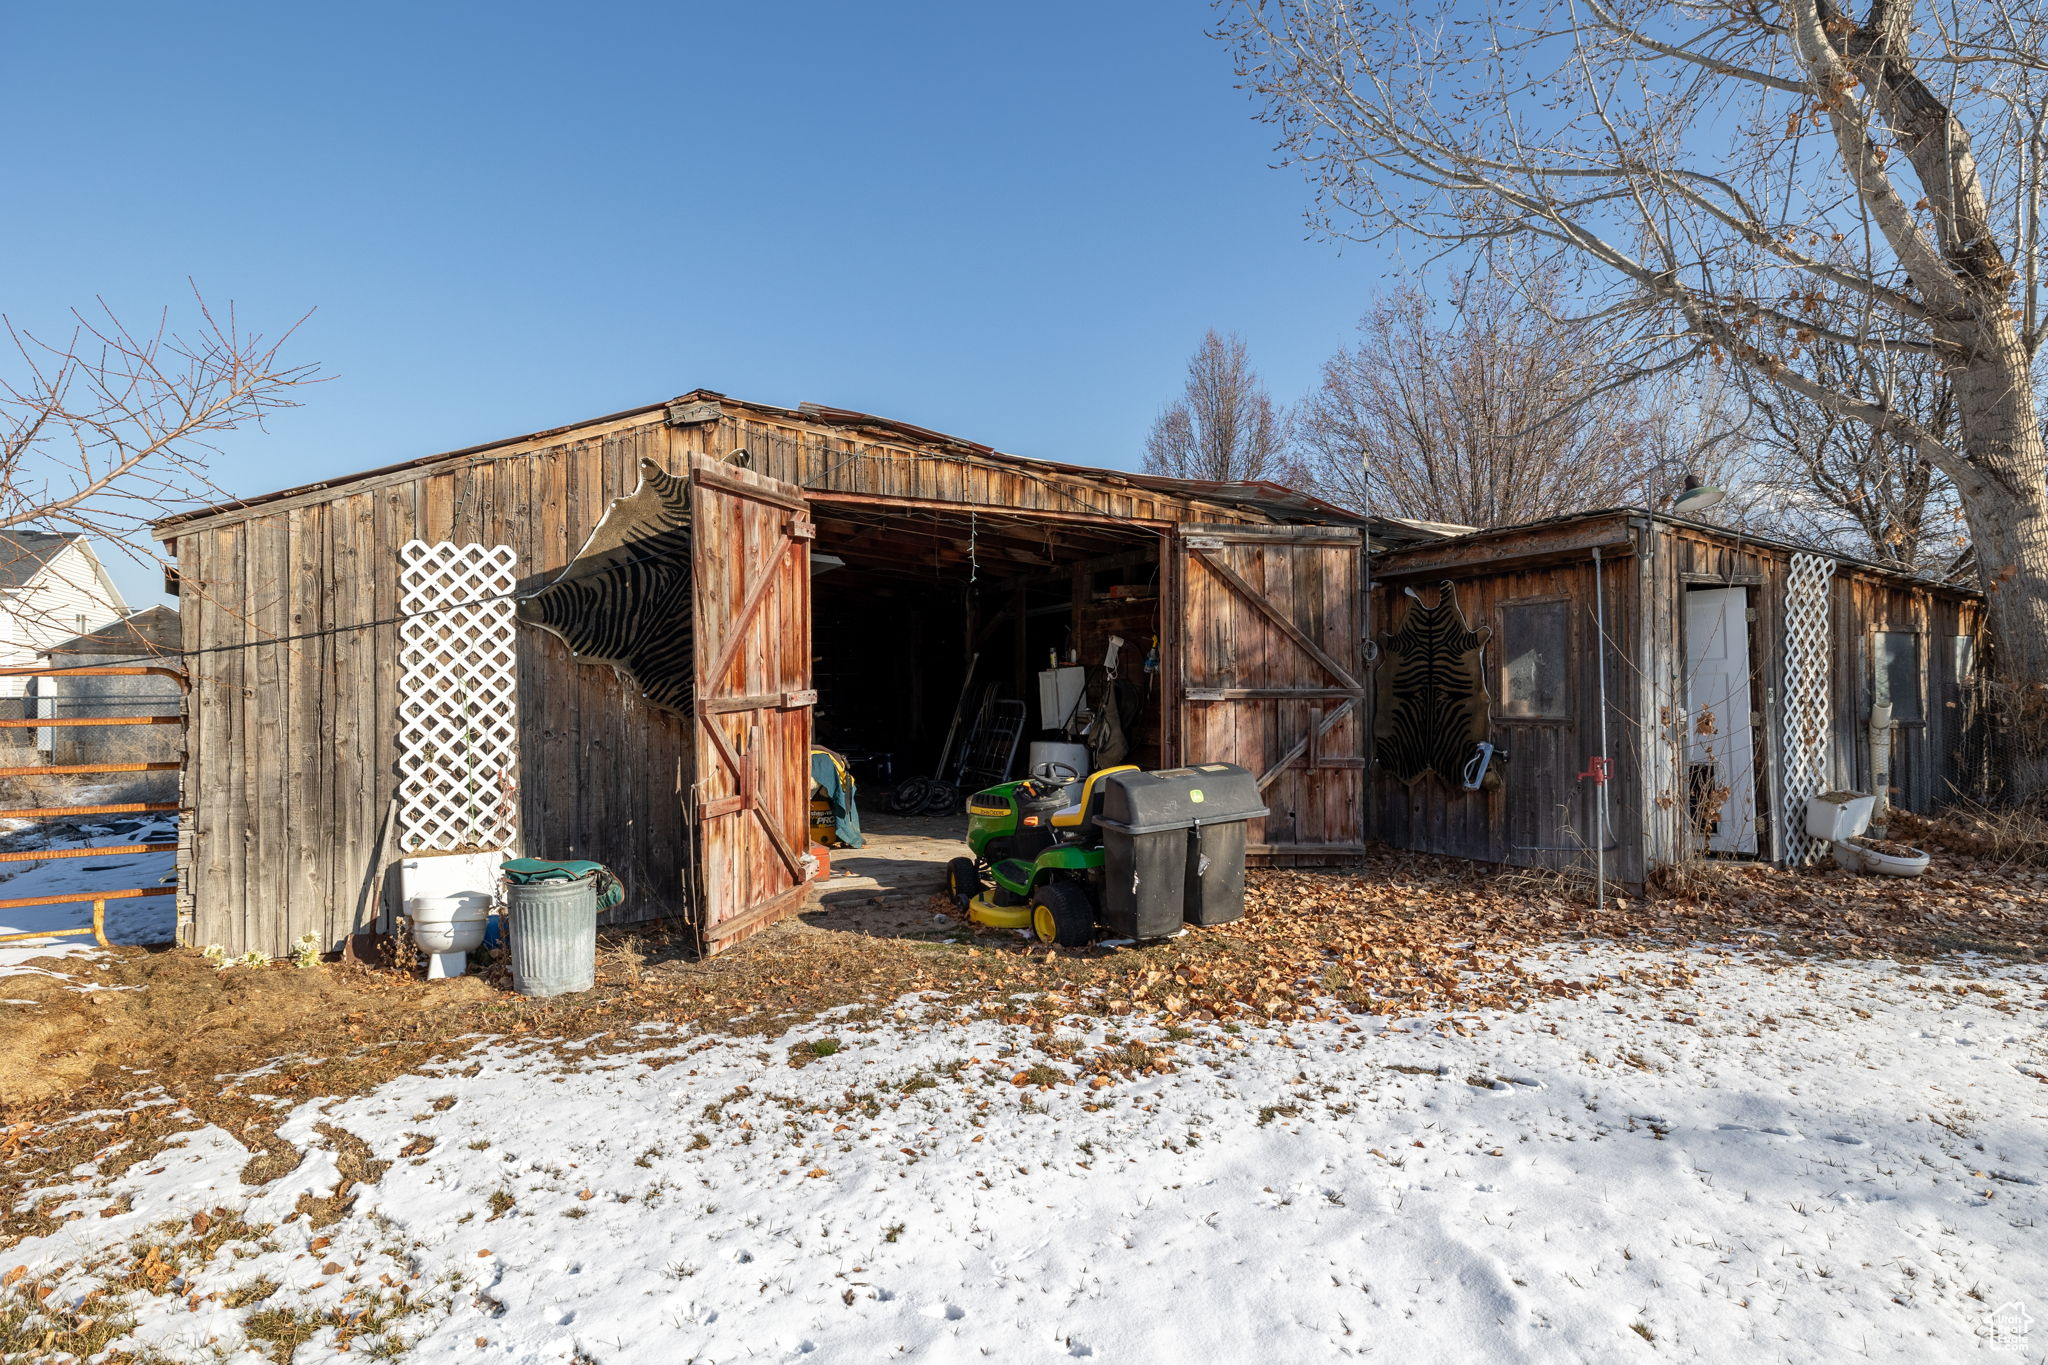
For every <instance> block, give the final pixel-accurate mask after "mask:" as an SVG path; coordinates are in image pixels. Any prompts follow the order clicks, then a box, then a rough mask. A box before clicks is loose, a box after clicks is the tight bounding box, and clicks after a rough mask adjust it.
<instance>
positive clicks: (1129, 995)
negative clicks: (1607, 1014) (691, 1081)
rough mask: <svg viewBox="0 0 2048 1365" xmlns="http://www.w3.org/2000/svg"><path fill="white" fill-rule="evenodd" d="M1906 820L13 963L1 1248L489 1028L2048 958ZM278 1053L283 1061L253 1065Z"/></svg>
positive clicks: (1439, 1000)
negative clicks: (438, 949)
mask: <svg viewBox="0 0 2048 1365" xmlns="http://www.w3.org/2000/svg"><path fill="white" fill-rule="evenodd" d="M1895 834H1897V835H1899V836H1900V837H1905V838H1908V839H1910V840H1911V841H1912V842H1914V843H1916V844H1919V845H1921V846H1923V847H1929V848H1930V850H1931V851H1933V852H1934V853H1935V854H1936V864H1935V868H1934V870H1933V871H1931V872H1930V873H1929V874H1928V875H1927V876H1925V877H1922V878H1919V879H1917V880H1914V881H1902V880H1898V879H1891V878H1884V877H1858V876H1852V875H1850V874H1847V873H1844V872H1840V871H1838V870H1834V869H1831V868H1830V869H1824V870H1817V871H1811V872H1785V871H1778V870H1772V869H1766V868H1756V867H1747V866H1740V865H1719V866H1710V867H1709V868H1708V869H1706V870H1704V871H1702V872H1701V873H1699V874H1698V875H1696V876H1695V877H1693V878H1691V879H1690V884H1689V885H1687V886H1685V887H1684V888H1682V889H1680V890H1679V891H1678V892H1676V893H1674V894H1665V895H1662V896H1659V897H1655V898H1642V897H1637V898H1632V899H1625V900H1621V901H1614V902H1610V904H1609V907H1608V909H1607V911H1606V912H1605V914H1604V915H1603V914H1601V913H1599V912H1597V911H1596V910H1595V909H1594V908H1593V907H1592V905H1591V904H1590V903H1589V900H1588V898H1587V897H1586V896H1585V895H1584V894H1583V893H1584V888H1583V887H1581V886H1578V885H1576V884H1573V883H1570V882H1567V881H1565V880H1563V879H1560V878H1558V877H1555V876H1546V875H1542V874H1530V873H1515V872H1501V871H1499V870H1497V869H1489V868H1485V867H1482V866H1477V865H1474V864H1471V863H1464V862H1458V861H1454V860H1449V859H1434V858H1426V857H1416V856H1414V855H1407V854H1395V853H1391V852H1381V853H1376V854H1374V855H1372V856H1371V857H1369V858H1368V859H1367V861H1366V862H1365V863H1364V865H1363V866H1362V867H1361V868H1359V869H1358V870H1355V871H1349V872H1344V873H1312V872H1283V871H1267V872H1257V873H1254V874H1253V876H1252V879H1251V886H1250V891H1249V895H1248V913H1247V916H1246V918H1245V919H1244V920H1242V921H1240V922H1238V923H1235V924H1230V925H1223V926H1218V927H1215V928H1209V929H1191V930H1189V931H1188V932H1186V933H1185V934H1183V935H1182V936H1181V937H1179V938H1177V939H1173V940H1169V941H1167V942H1164V943H1160V944H1155V945H1149V946H1143V947H1137V948H1125V949H1118V950H1105V949H1093V948H1091V949H1085V950H1052V949H1048V948H1046V947H1044V946H1042V945H1036V944H1031V943H1028V942H1027V941H1025V940H1024V939H1023V938H1022V937H1021V936H1019V935H1017V934H1014V933H992V932H986V931H980V930H977V929H975V928H974V927H973V926H970V925H968V924H967V923H966V922H965V921H964V920H963V919H962V918H961V917H960V916H959V914H958V912H957V911H956V910H955V909H954V908H953V907H952V906H951V905H950V904H949V903H948V902H947V901H946V900H945V899H944V897H943V896H941V895H923V896H919V895H917V894H915V893H914V892H913V893H905V892H904V891H903V890H902V889H901V888H897V889H895V890H892V891H891V892H890V894H884V895H878V894H865V893H866V892H867V890H868V889H867V888H861V890H862V891H863V892H864V894H859V895H849V896H846V897H844V898H841V899H836V900H828V901H826V902H824V903H822V904H819V905H818V906H816V907H815V908H813V909H812V910H810V911H808V912H806V913H805V914H804V915H803V916H801V917H800V918H799V919H797V920H793V921H790V922H787V923H784V924H782V925H779V926H777V927H775V928H774V929H773V930H771V931H769V932H767V933H764V934H762V935H760V936H758V937H756V938H754V939H752V940H749V941H748V942H746V943H744V944H742V945H740V946H739V947H738V948H736V949H734V950H733V951H731V952H729V953H725V954H722V955H720V956H718V957H716V958H713V959H710V960H708V961H696V960H693V959H691V958H690V957H689V956H688V955H687V954H686V953H684V952H683V951H682V949H681V947H680V945H679V944H678V943H677V942H675V941H672V940H670V939H668V938H667V937H665V936H664V935H663V933H662V932H661V930H660V928H659V926H653V927H642V928H640V929H638V930H635V931H609V932H607V933H606V934H605V935H603V936H602V938H601V941H600V953H599V971H598V985H597V987H596V989H594V990H592V991H590V992H588V993H585V994H582V995H578V996H574V997H566V998H557V999H553V1000H528V999H524V998H522V997H520V996H517V995H514V994H513V993H512V992H511V990H510V989H509V985H508V982H507V981H506V979H505V973H504V971H503V969H502V968H488V969H486V970H484V971H481V972H479V973H477V974H473V975H471V976H469V977H465V978H462V979H460V980H456V981H448V982H427V981H424V980H422V979H420V977H419V975H418V973H417V971H416V970H411V971H408V970H397V969H384V970H378V969H371V968H368V967H362V966H353V965H344V964H328V965H324V966H321V967H318V968H314V969H310V970H307V969H298V968H294V967H292V966H290V965H288V964H277V965H273V966H269V967H261V968H250V967H230V968H228V969H226V970H217V969H216V968H215V967H214V966H213V964H211V963H210V962H208V961H206V960H205V959H204V958H203V957H201V956H200V955H199V954H198V953H196V952H192V951H189V950H182V949H164V950H156V951H144V950H140V949H117V950H115V951H113V952H112V953H110V954H106V955H104V956H103V957H102V958H100V959H97V960H94V959H61V958H60V959H49V960H47V961H46V962H45V964H44V965H45V966H47V967H48V968H49V970H50V974H48V975H44V974H37V973H29V974H19V975H14V976H9V977H7V978H6V979H5V981H4V982H0V999H4V1003H0V1210H4V1211H5V1212H4V1214H0V1246H4V1245H6V1244H7V1243H8V1242H10V1241H11V1240H13V1239H14V1238H16V1237H18V1236H20V1235H22V1234H24V1233H27V1232H29V1231H32V1230H36V1229H38V1228H43V1227H46V1226H47V1219H45V1218H44V1217H43V1216H42V1215H41V1214H40V1212H39V1211H38V1208H37V1206H36V1203H35V1198H34V1191H35V1190H36V1189H37V1188H40V1187H43V1186H47V1185H49V1184H51V1183H52V1182H53V1181H56V1180H58V1179H59V1178H60V1177H61V1175H62V1173H63V1172H64V1171H66V1170H68V1169H69V1168H70V1167H71V1166H72V1165H74V1164H76V1163H78V1162H79V1161H81V1160H84V1159H86V1158H88V1157H92V1156H94V1155H96V1154H101V1153H104V1152H106V1151H107V1149H108V1148H109V1145H110V1142H111V1141H113V1140H115V1139H118V1141H119V1143H120V1144H124V1145H122V1146H121V1148H120V1152H119V1155H118V1157H115V1158H112V1159H111V1164H112V1165H114V1166H117V1167H125V1166H127V1165H129V1164H132V1163H133V1162H137V1161H142V1160H146V1159H148V1158H149V1157H150V1156H151V1155H153V1154H154V1153H155V1152H156V1151H158V1150H159V1149H160V1148H161V1146H162V1144H163V1143H164V1142H165V1141H166V1140H168V1139H169V1138H171V1137H173V1136H174V1135H176V1134H178V1133H182V1132H186V1131H189V1130H190V1129H192V1128H195V1127H197V1126H200V1125H201V1124H204V1123H214V1124H219V1125H220V1126H222V1127H223V1128H225V1129H227V1130H228V1131H230V1132H233V1133H235V1134H236V1135H237V1136H238V1137H240V1138H241V1139H242V1140H243V1141H244V1142H245V1143H246V1144H248V1145H249V1146H250V1147H251V1149H252V1150H256V1151H257V1152H258V1153H259V1155H258V1156H257V1157H256V1158H255V1162H254V1163H252V1164H255V1165H262V1164H263V1163H265V1162H266V1161H270V1162H272V1163H278V1162H287V1161H295V1160H296V1159H297V1155H298V1153H297V1151H296V1149H294V1148H292V1147H291V1146H290V1144H287V1143H283V1142H280V1141H278V1140H277V1139H276V1137H275V1126H276V1123H277V1122H278V1120H279V1118H280V1117H281V1116H282V1115H283V1114H284V1113H285V1112H286V1111H287V1110H289V1109H290V1108H291V1107H293V1106H295V1105H297V1104H300V1103H302V1102H304V1101H305V1100H307V1099H310V1098H315V1097H318V1096H323V1095H347V1094H355V1093H359V1092H361V1091H363V1090H365V1089H367V1088H369V1087H371V1086H374V1085H376V1084H379V1083H381V1082H382V1081H384V1080H386V1079H388V1078H390V1077H392V1076H394V1075H397V1074H399V1073H401V1072H404V1071H407V1070H409V1069H412V1068H414V1067H417V1066H418V1065H419V1064H420V1063H422V1062H423V1061H426V1060H428V1059H429V1058H433V1057H438V1056H452V1055H459V1054H461V1053H462V1052H464V1051H466V1050H467V1049H469V1048H470V1047H472V1046H473V1045H474V1044H475V1043H476V1042H477V1041H479V1040H480V1039H481V1038H485V1037H506V1036H525V1037H527V1038H530V1039H531V1038H546V1037H556V1038H561V1039H564V1040H569V1039H591V1040H594V1042H595V1045H596V1046H597V1047H599V1048H606V1047H609V1048H616V1049H625V1048H630V1047H632V1046H634V1045H635V1042H636V1039H635V1037H634V1035H633V1030H634V1029H635V1028H636V1027H638V1026H641V1025H645V1024H657V1025H671V1026H684V1027H689V1028H697V1029H704V1030H715V1031H719V1032H726V1033H735V1032H737V1033H762V1034H770V1035H773V1034H779V1033H780V1032H782V1031H784V1030H785V1029H787V1028H788V1027H790V1026H792V1025H794V1024H796V1023H799V1022H801V1021H804V1020H807V1019H811V1018H813V1017H815V1016H816V1015H817V1013H818V1012H820V1011H822V1010H826V1009H831V1008H839V1007H851V1008H852V1009H853V1011H854V1014H855V1017H859V1016H860V1015H861V1014H862V1013H864V1012H865V1013H867V1014H868V1016H869V1017H873V1016H874V1015H876V1014H880V1013H882V1012H885V1011H887V1010H889V1009H891V1008H892V1003H893V1002H895V1001H897V1000H899V999H901V998H902V997H903V996H905V995H907V994H910V993H913V992H918V993H925V994H926V996H927V998H929V999H942V1000H944V1001H946V1002H947V1003H948V1004H949V1005H950V1006H952V1007H954V1008H956V1009H958V1010H960V1011H962V1012H963V1014H968V1015H980V1016H984V1017H992V1018H998V1019H1002V1020H1004V1021H1007V1022H1012V1023H1023V1024H1026V1025H1029V1026H1032V1027H1034V1028H1038V1027H1042V1028H1044V1029H1046V1030H1050V1029H1051V1028H1052V1027H1053V1025H1054V1023H1055V1022H1056V1021H1057V1020H1058V1019H1059V1018H1060V1017H1061V1016H1062V1015H1065V1014H1070V1013H1074V1012H1087V1013H1094V1014H1108V1015H1118V1014H1126V1013H1129V1012H1132V1011H1142V1012H1145V1013H1148V1014H1151V1015H1155V1016H1158V1017H1161V1018H1164V1019H1166V1020H1169V1021H1175V1020H1180V1021H1193V1020H1207V1019H1226V1020H1227V1019H1254V1018H1255V1019H1260V1020H1287V1019H1304V1018H1314V1017H1316V1011H1317V1010H1318V1009H1335V1010H1341V1011H1354V1012H1359V1013H1370V1014H1374V1015H1377V1016H1381V1017H1386V1016H1401V1015H1414V1014H1418V1013H1422V1012H1425V1011H1426V1012H1429V1013H1431V1014H1433V1015H1440V1016H1443V1017H1444V1020H1445V1023H1444V1024H1443V1026H1445V1027H1450V1028H1457V1027H1459V1024H1458V1022H1457V1019H1456V1015H1457V1013H1458V1011H1460V1010H1470V1009H1477V1008H1482V1007H1489V1008H1490V1007H1513V1006H1514V1005H1515V1004H1517V1003H1518V1002H1527V1001H1530V1000H1533V999H1537V998H1541V997H1545V996H1556V995H1561V994H1573V993H1577V992H1579V991H1583V990H1585V989H1587V988H1588V985H1589V983H1587V982H1586V981H1584V980H1582V979H1579V978H1578V974H1576V973H1574V972H1573V971H1572V970H1571V968H1570V966H1569V957H1570V954H1569V953H1561V954H1560V953H1556V952H1555V950H1556V949H1557V947H1558V945H1561V944H1562V945H1569V944H1572V943H1574V942H1582V941H1585V940H1588V939H1595V938H1598V939H1603V940H1618V941H1621V942H1622V943H1624V944H1626V945H1629V946H1642V947H1646V948H1647V947H1653V946H1660V945H1667V944H1670V943H1673V942H1683V941H1700V940H1705V941H1710V942H1729V943H1746V944H1749V945H1752V946H1755V945H1771V946H1775V947H1777V948H1780V949H1783V950H1786V951H1791V952H1818V953H1835V954H1842V955H1850V956H1864V957H1873V956H1875V957H1895V958H1899V959H1916V958H1926V957H1932V956H1941V955H1947V954H1954V953H1959V952H1977V953H1983V954H1987V955H1991V956H1993V957H1995V958H1997V959H2001V960H2005V961H2038V960H2043V959H2044V958H2048V869H2044V868H2043V867H2042V866H2039V865H2038V864H2036V863H2035V862H2032V861H2020V860H2017V859H2015V858H2014V857H2011V856H2006V855H2005V854H2003V853H2002V852H2001V851H2000V850H1999V849H1997V848H1994V847H1991V846H1989V845H1987V843H1986V841H1985V840H1983V839H1982V838H1980V837H1977V836H1974V835H1972V834H1971V833H1970V832H1968V831H1963V830H1956V829H1952V828H1936V827H1931V826H1925V825H1920V824H1914V825H1912V826H1910V827H1905V828H1897V829H1895ZM888 850H889V846H888V845H887V844H886V843H881V844H880V847H879V849H878V856H885V855H886V854H887V852H888ZM847 889H852V888H847ZM1553 954H1554V955H1555V956H1556V958H1557V962H1558V966H1557V968H1556V971H1555V974H1553V972H1552V968H1551V964H1549V963H1548V962H1546V961H1545V958H1546V956H1549V955H1553ZM1311 1002H1319V1003H1311ZM280 1063H283V1064H280ZM258 1070H265V1074H263V1075H262V1076H261V1080H260V1084H254V1083H252V1084H243V1083H239V1082H237V1081H236V1080H235V1079H234V1078H237V1077H242V1076H246V1075H247V1074H249V1073H252V1072H256V1071H258ZM138 1100H147V1101H148V1103H147V1104H144V1105H142V1106H141V1107H139V1108H138V1107H137V1104H138ZM108 1110H120V1111H127V1112H128V1117H127V1118H126V1119H125V1120H124V1121H123V1123H124V1127H123V1128H122V1130H121V1131H120V1132H119V1133H117V1134H114V1135H113V1136H112V1137H111V1138H110V1135H109V1134H108V1133H107V1132H106V1131H104V1130H103V1129H104V1125H102V1124H99V1123H98V1122H96V1121H94V1120H92V1119H91V1118H90V1117H89V1116H90V1115H91V1114H92V1113H93V1112H94V1111H102V1112H104V1111H108ZM103 1168H104V1166H103ZM287 1169H288V1168H287ZM278 1173H280V1172H276V1171H270V1170H268V1169H265V1170H263V1171H258V1172H254V1173H253V1174H258V1175H263V1176H265V1177H274V1175H276V1174H278Z"/></svg>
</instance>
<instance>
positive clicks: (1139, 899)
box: [1096, 763, 1266, 939]
mask: <svg viewBox="0 0 2048 1365" xmlns="http://www.w3.org/2000/svg"><path fill="white" fill-rule="evenodd" d="M1103 780H1104V784H1105V787H1106V790H1105V791H1104V792H1103V798H1102V815H1101V817H1100V818H1099V819H1098V820H1097V821H1096V823H1097V824H1098V825H1100V826H1101V828H1102V852H1103V868H1102V923H1103V927H1104V928H1106V929H1108V930H1109V932H1110V933H1111V934H1113V935H1115V936H1116V937H1118V938H1137V939H1145V938H1165V937H1166V936H1167V935H1169V934H1172V933H1174V932H1176V931H1177V930H1179V928H1180V926H1181V923H1182V921H1183V918H1185V919H1186V920H1188V921H1190V922H1192V923H1195V924H1221V923H1224V922H1226V921H1228V920H1233V919H1236V918H1237V917H1238V916H1240V915H1242V914H1243V913H1244V846H1245V838H1244V822H1245V821H1247V820H1250V819H1252V818H1254V817H1256V816H1260V815H1264V814H1265V813H1266V809H1265V807H1264V806H1262V805H1260V804H1259V803H1258V796H1259V793H1258V787H1257V784H1256V783H1255V782H1254V781H1253V780H1252V775H1251V773H1250V772H1248V771H1247V770H1246V769H1244V768H1240V767H1238V766H1237V765H1236V764H1232V763H1206V764H1202V765H1200V766H1199V767H1193V768H1168V769H1166V770H1165V771H1163V772H1156V773H1116V774H1113V775H1112V776H1110V777H1107V778H1105V779H1103Z"/></svg>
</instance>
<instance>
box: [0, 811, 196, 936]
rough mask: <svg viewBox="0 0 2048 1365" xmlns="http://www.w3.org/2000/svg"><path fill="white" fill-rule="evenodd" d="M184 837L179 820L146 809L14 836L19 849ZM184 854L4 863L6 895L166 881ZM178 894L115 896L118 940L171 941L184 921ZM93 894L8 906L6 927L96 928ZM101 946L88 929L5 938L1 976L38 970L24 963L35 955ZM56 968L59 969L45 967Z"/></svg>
mask: <svg viewBox="0 0 2048 1365" xmlns="http://www.w3.org/2000/svg"><path fill="white" fill-rule="evenodd" d="M177 837H178V822H177V821H176V820H175V819H171V818H168V817H161V816H138V817H135V818H134V819H122V820H112V819H109V820H108V821H106V822H105V823H101V824H79V825H76V826H73V827H71V828H69V829H67V830H66V831H65V832H64V833H61V834H56V835H52V836H49V837H43V838H37V837H35V833H34V832H33V831H30V832H28V833H25V834H17V835H15V836H14V837H13V838H12V839H10V840H9V843H10V846H11V847H12V848H14V849H16V850H18V851H23V852H27V851H32V850H35V849H45V848H47V849H60V848H61V849H69V848H123V847H127V846H129V845H133V844H149V843H168V842H172V841H174V840H176V839H177ZM176 866H177V854H176V853H175V852H174V851H172V850H169V849H166V850H163V851H161V852H156V853H126V854H118V855H114V856H111V857H109V858H106V859H98V858H52V859H48V860H46V861H24V862H9V863H0V899H5V900H16V899H27V898H29V897H33V896H60V895H67V894H70V893H73V892H80V893H83V892H90V891H110V890H115V889H124V888H128V887H148V886H162V885H166V884H168V883H169V881H170V880H171V879H172V877H173V876H174V874H175V869H176ZM175 899H176V898H175V897H171V896H146V897H137V898H134V899H131V900H115V901H108V902H107V916H106V929H107V940H108V942H110V943H133V944H149V943H169V942H170V941H171V940H172V938H173V937H174V936H175V932H176V928H177V906H176V904H175ZM91 924H92V902H91V901H90V900H83V901H75V902H67V903H63V904H58V905H30V906H20V907H17V908H14V909H4V910H0V934H4V933H30V932H32V931H37V930H54V929H76V928H81V927H84V928H89V927H90V926H91ZM98 951H99V947H98V945H97V944H95V943H94V942H93V941H92V937H91V935H90V934H87V935H84V936H81V937H76V938H72V937H66V938H43V939H28V940H24V941H21V942H16V943H5V944H0V976H7V975H10V974H12V973H16V972H22V971H37V970H39V969H37V968H33V967H27V966H25V965H24V964H27V963H29V962H30V961H32V960H35V959H39V958H42V959H47V958H57V957H89V956H91V955H93V954H96V953H98ZM44 974H46V975H55V973H44Z"/></svg>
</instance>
